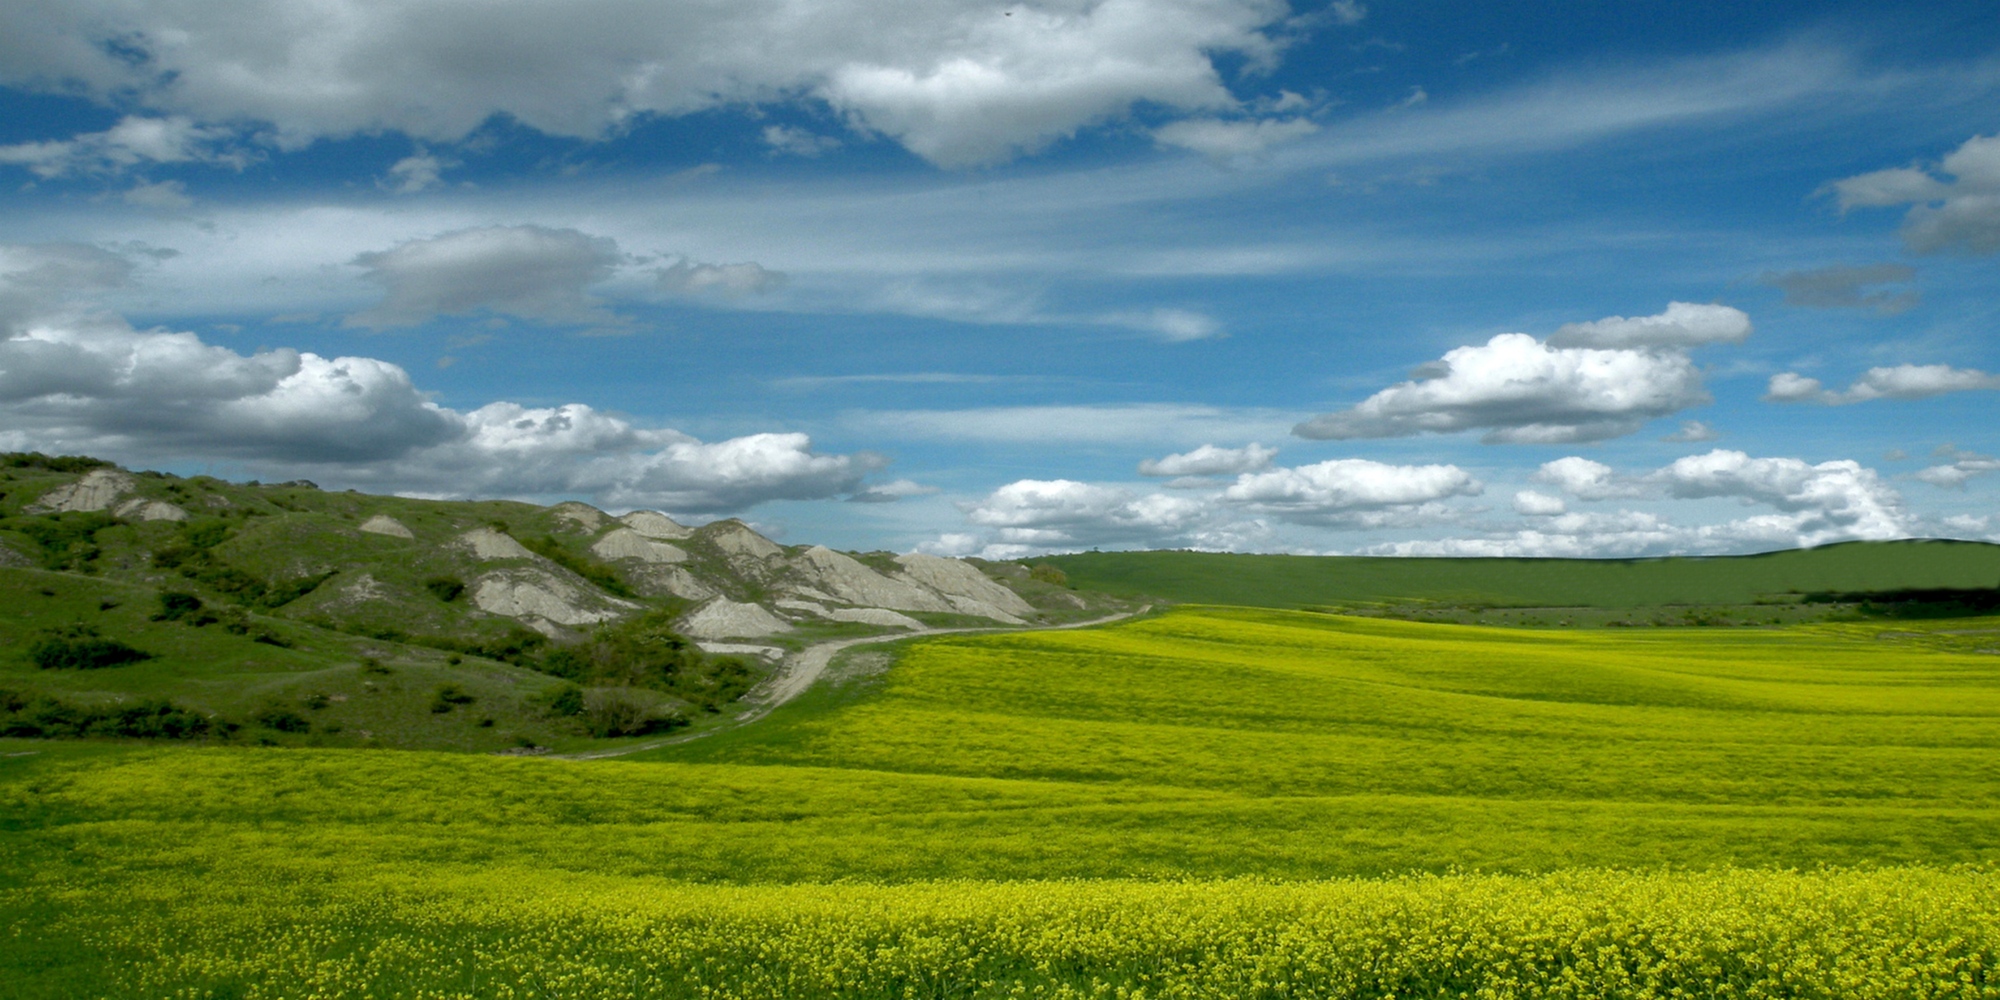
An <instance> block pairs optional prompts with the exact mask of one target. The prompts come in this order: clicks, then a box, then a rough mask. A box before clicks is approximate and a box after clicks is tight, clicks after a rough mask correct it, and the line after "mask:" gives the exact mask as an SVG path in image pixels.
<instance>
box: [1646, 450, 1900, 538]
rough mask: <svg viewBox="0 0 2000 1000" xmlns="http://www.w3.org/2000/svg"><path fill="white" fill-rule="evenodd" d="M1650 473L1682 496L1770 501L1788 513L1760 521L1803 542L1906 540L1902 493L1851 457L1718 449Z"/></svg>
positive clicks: (1653, 478)
mask: <svg viewBox="0 0 2000 1000" xmlns="http://www.w3.org/2000/svg"><path fill="white" fill-rule="evenodd" d="M1648 478H1649V479H1650V480H1651V481H1653V482H1656V483H1659V484H1660V485H1661V486H1662V487H1664V488H1665V490H1666V491H1667V493H1668V494H1669V495H1671V496H1675V497H1681V498H1701V497H1737V498H1739V499H1743V500H1747V501H1752V502H1756V503H1764V504H1769V505H1770V506H1772V507H1775V508H1777V509H1778V510H1779V511H1781V512H1783V514H1784V516H1781V517H1777V518H1773V519H1767V520H1766V521H1763V522H1759V523H1763V524H1767V525H1768V526H1770V527H1772V528H1773V529H1774V530H1778V531H1782V532H1790V533H1793V534H1794V536H1795V537H1796V539H1797V541H1798V543H1799V544H1802V545H1820V544H1824V543H1825V542H1829V541H1836V540H1841V539H1849V538H1867V539H1883V538H1900V537H1903V536H1904V535H1906V534H1907V533H1908V530H1909V528H1908V526H1909V523H1910V517H1909V514H1908V513H1907V512H1906V511H1905V510H1904V509H1903V499H1902V496H1901V495H1900V494H1898V493H1897V492H1896V491H1895V489H1893V488H1892V487H1890V486H1889V484H1888V483H1886V482H1884V481H1883V480H1882V477H1881V476H1880V475H1878V474H1877V473H1876V472H1875V470H1873V469H1868V468H1864V467H1862V465H1861V464H1860V463H1858V462H1855V461H1852V460H1849V459H1843V460H1840V461H1834V462H1821V463H1819V464H1817V465H1813V464H1808V463H1807V462H1805V461H1803V460H1801V459H1796V458H1752V457H1750V456H1749V455H1747V454H1745V453H1743V452H1740V451H1730V450H1726V449H1721V448H1718V449H1716V450H1715V451H1711V452H1709V453H1708V454H1706V455H1690V456H1688V457H1686V458H1682V459H1679V460H1678V461H1675V462H1674V463H1673V464H1671V465H1668V466H1667V467H1666V468H1664V469H1661V470H1659V471H1658V472H1656V473H1654V474H1653V475H1652V476H1650V477H1648Z"/></svg>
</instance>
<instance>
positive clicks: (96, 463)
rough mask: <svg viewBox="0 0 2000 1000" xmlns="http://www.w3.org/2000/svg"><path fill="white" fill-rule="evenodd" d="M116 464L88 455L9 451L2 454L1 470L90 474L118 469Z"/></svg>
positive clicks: (0, 454)
mask: <svg viewBox="0 0 2000 1000" xmlns="http://www.w3.org/2000/svg"><path fill="white" fill-rule="evenodd" d="M116 467H117V466H116V465H115V464H114V463H111V462H107V461H105V460H104V459H101V458H91V457H90V456H88V455H44V454H42V453H41V452H39V451H9V452H4V453H0V468H7V469H47V470H48V471H50V472H89V471H90V470H92V469H111V468H116Z"/></svg>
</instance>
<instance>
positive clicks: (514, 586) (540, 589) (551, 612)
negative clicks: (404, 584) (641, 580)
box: [472, 532, 639, 626]
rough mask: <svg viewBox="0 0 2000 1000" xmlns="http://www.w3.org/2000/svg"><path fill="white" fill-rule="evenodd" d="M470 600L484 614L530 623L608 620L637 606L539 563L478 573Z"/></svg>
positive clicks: (591, 622)
mask: <svg viewBox="0 0 2000 1000" xmlns="http://www.w3.org/2000/svg"><path fill="white" fill-rule="evenodd" d="M495 534H498V532H495ZM501 537H503V538H504V537H506V536H504V535H502V536H501ZM509 540H510V541H511V539H509ZM523 551H526V550H523ZM472 603H473V605H474V606H475V607H477V608H478V609H479V610H481V611H484V612H487V613H488V614H495V615H503V616H505V617H508V618H516V619H520V620H521V621H522V622H524V623H527V624H530V625H532V624H533V621H532V620H533V619H541V620H544V621H549V622H554V623H556V624H558V625H569V626H577V625H595V624H597V623H599V622H606V621H610V620H611V619H613V618H619V617H622V616H623V615H624V614H625V612H627V611H631V610H636V609H637V608H638V607H639V605H637V604H634V603H632V602H630V601H621V600H618V599H616V598H608V597H601V596H599V595H597V594H594V593H592V592H590V591H588V590H585V589H584V588H583V587H581V586H579V585H578V584H576V583H575V582H573V581H571V580H568V579H565V578H563V577H561V576H558V575H556V574H554V573H551V572H549V571H548V570H545V569H541V568H539V567H523V568H519V569H502V570H495V571H493V572H491V573H487V574H486V575H484V576H481V577H480V578H479V579H478V580H475V581H473V584H472Z"/></svg>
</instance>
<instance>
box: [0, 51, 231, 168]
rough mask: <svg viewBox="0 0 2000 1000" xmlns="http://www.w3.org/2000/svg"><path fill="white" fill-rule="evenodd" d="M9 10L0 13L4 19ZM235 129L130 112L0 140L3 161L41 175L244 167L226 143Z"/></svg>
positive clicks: (0, 155) (0, 157)
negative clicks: (56, 134) (52, 132)
mask: <svg viewBox="0 0 2000 1000" xmlns="http://www.w3.org/2000/svg"><path fill="white" fill-rule="evenodd" d="M4 21H5V15H4V14H0V23H4ZM231 135H232V133H231V132H230V130H228V129H225V128H212V127H207V126H202V125H197V124H195V123H194V122H192V121H190V120H188V119H187V118H183V117H179V116H175V117H170V118H145V117H140V116H137V115H129V116H127V117H125V118H124V119H123V120H121V121H119V122H118V124H116V125H113V126H112V127H110V128H109V129H106V130H104V131H102V132H90V133H85V134H83V135H78V136H75V137H73V138H70V139H59V140H52V141H47V142H23V143H16V144H14V145H11V146H0V163H9V164H13V165H15V166H20V167H26V168H27V169H28V170H29V171H30V172H32V173H33V174H35V175H36V176H37V177H46V178H55V177H63V176H66V175H70V174H109V173H117V172H119V171H122V170H126V169H129V168H132V167H135V166H139V165H141V164H145V163H190V162H200V163H217V164H224V165H228V166H234V167H239V168H240V167H242V166H243V165H244V164H245V163H247V162H248V158H247V157H246V156H245V155H244V154H243V153H241V152H240V151H234V150H228V149H224V148H222V146H223V144H224V143H226V142H228V141H229V139H230V137H231Z"/></svg>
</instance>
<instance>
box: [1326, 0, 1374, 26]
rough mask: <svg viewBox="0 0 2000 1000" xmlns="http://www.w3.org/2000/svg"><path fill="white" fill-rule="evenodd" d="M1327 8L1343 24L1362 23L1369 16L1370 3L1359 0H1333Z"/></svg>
mask: <svg viewBox="0 0 2000 1000" xmlns="http://www.w3.org/2000/svg"><path fill="white" fill-rule="evenodd" d="M1327 10H1328V11H1330V12H1331V13H1332V14H1333V17H1334V19H1335V20H1337V21H1339V22H1340V23H1342V24H1360V23H1361V21H1362V19H1363V18H1365V17H1367V16H1368V5H1367V4H1364V3H1361V2H1359V0H1333V3H1332V4H1330V5H1328V7H1327Z"/></svg>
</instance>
